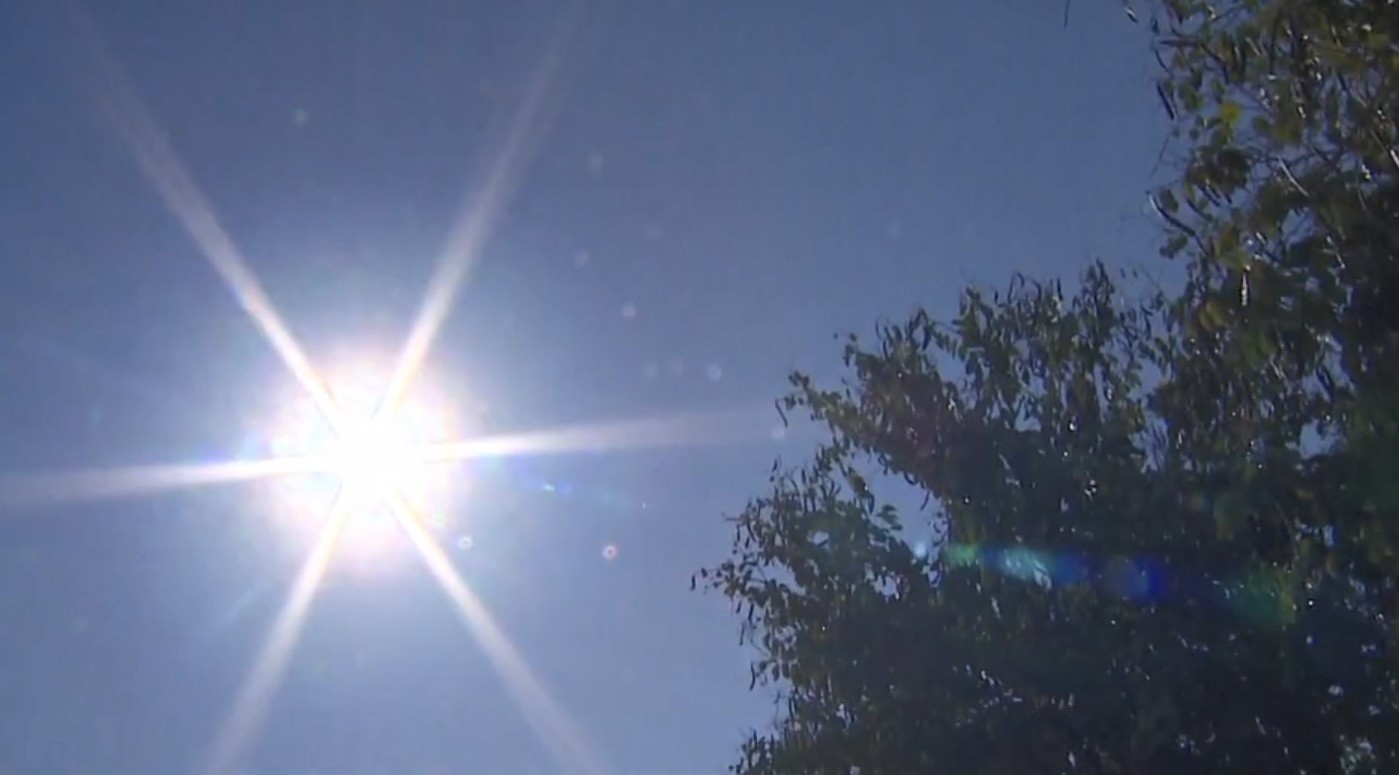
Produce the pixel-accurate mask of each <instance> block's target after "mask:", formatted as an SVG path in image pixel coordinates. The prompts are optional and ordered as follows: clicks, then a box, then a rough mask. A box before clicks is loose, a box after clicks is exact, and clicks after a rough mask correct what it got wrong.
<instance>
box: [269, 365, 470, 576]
mask: <svg viewBox="0 0 1399 775" xmlns="http://www.w3.org/2000/svg"><path fill="white" fill-rule="evenodd" d="M326 384H327V390H328V392H329V393H330V395H331V397H332V398H333V399H334V401H335V403H336V407H337V408H338V410H339V412H338V415H337V417H335V418H334V422H332V418H329V417H326V416H325V415H324V414H323V413H322V412H321V411H320V410H319V409H318V408H317V407H316V405H315V404H314V403H313V402H312V401H310V399H309V398H307V397H305V394H304V391H298V390H295V389H289V390H288V391H287V394H286V396H287V397H286V399H285V400H284V401H282V402H279V404H278V406H277V408H276V410H275V412H274V413H273V418H272V419H271V421H270V422H268V423H267V424H266V427H267V428H268V432H267V433H266V436H267V438H268V439H269V440H270V447H271V452H272V453H273V454H274V455H277V456H284V457H294V458H299V459H308V460H311V461H313V462H314V463H315V466H314V468H315V470H316V472H317V473H316V474H314V475H312V476H306V477H288V478H286V479H284V480H281V481H277V482H274V483H272V485H271V486H272V487H273V490H272V494H273V497H274V499H275V512H276V513H277V515H278V517H279V522H280V523H281V524H283V525H285V526H289V527H290V528H291V529H292V532H293V533H295V534H297V535H298V536H299V537H300V540H309V539H310V538H311V537H313V536H314V535H315V534H316V533H317V531H319V530H320V529H321V527H322V526H323V524H324V520H325V518H326V515H327V514H328V513H329V511H330V509H331V506H332V505H333V504H334V503H335V501H337V500H339V499H348V500H349V508H350V512H349V517H348V521H347V524H346V527H345V531H344V538H343V539H342V544H341V546H340V549H339V550H338V552H337V554H338V555H341V556H343V557H344V558H346V559H348V560H350V561H351V563H352V564H353V565H359V566H365V565H366V564H367V565H368V566H382V565H384V564H385V563H384V560H385V559H386V558H388V557H404V556H408V555H410V554H411V551H410V549H409V548H408V542H407V538H406V537H405V536H404V535H402V530H401V529H400V526H399V525H398V524H397V521H396V517H395V514H394V510H393V509H392V508H391V504H393V503H394V502H395V499H403V500H404V501H406V502H408V503H410V504H412V505H413V507H414V508H415V509H417V510H420V511H421V512H423V513H424V514H428V515H435V514H440V513H441V510H442V509H443V508H444V507H445V506H446V505H448V501H449V500H450V499H451V498H452V497H453V496H454V495H455V491H456V490H458V489H460V488H461V487H462V486H463V483H462V481H461V477H460V468H459V467H456V466H452V465H446V464H443V463H440V462H436V461H429V460H427V459H425V456H424V454H423V450H424V449H426V448H428V447H429V446H430V445H433V444H440V443H442V442H443V441H446V440H449V439H451V438H454V437H455V434H457V433H458V432H459V430H460V429H459V428H458V427H457V423H456V422H455V413H454V412H453V411H451V407H450V405H449V404H448V402H446V401H444V400H441V398H440V397H439V396H437V395H436V394H435V392H434V391H433V390H432V385H431V382H430V381H429V380H422V379H420V380H419V382H418V383H416V384H415V385H414V391H413V392H412V393H410V394H409V395H407V396H405V397H404V400H403V401H401V402H399V404H398V405H397V406H394V407H382V406H380V402H381V397H382V395H383V391H384V386H385V385H386V384H387V372H386V371H384V370H383V369H380V368H375V364H373V363H371V362H367V361H366V362H361V363H356V364H353V365H351V366H350V367H342V368H338V369H332V370H329V371H328V372H327V377H326ZM434 521H435V522H443V520H441V519H435V520H434Z"/></svg>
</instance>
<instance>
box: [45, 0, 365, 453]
mask: <svg viewBox="0 0 1399 775" xmlns="http://www.w3.org/2000/svg"><path fill="white" fill-rule="evenodd" d="M67 8H68V11H69V14H68V15H69V18H70V19H71V21H72V26H73V27H74V29H75V31H76V37H77V38H78V41H79V44H80V45H79V46H78V49H79V50H80V51H82V52H84V53H85V54H86V58H87V59H88V60H89V62H90V63H91V65H92V66H91V67H90V68H88V73H87V75H88V77H87V78H86V79H85V80H86V85H87V86H88V87H89V89H90V91H91V94H92V97H93V100H94V101H95V103H96V104H97V106H98V109H99V111H100V112H101V113H102V115H104V116H105V117H106V118H107V120H108V121H109V122H110V123H111V125H112V126H113V128H115V130H116V132H117V134H118V135H119V136H120V137H121V139H122V140H123V141H124V142H125V143H126V145H127V147H128V148H129V149H130V151H131V154H132V155H133V156H134V157H135V159H136V162H137V164H138V166H139V167H140V168H141V172H142V173H143V174H144V175H145V176H146V178H147V180H149V181H150V183H151V184H152V185H153V186H155V188H156V190H157V191H158V192H159V194H160V196H161V199H163V200H164V202H165V206H166V207H167V208H169V210H170V212H171V214H172V215H174V216H175V217H176V219H178V220H179V221H180V224H181V225H182V226H184V228H185V231H187V232H188V233H189V235H190V237H191V238H192V239H193V240H194V242H195V244H196V245H198V247H199V250H200V252H202V253H203V254H204V257H205V258H206V259H207V260H208V262H209V264H210V265H211V266H212V267H213V268H214V271H216V272H217V273H218V274H219V277H220V278H222V280H223V282H224V284H225V285H227V286H228V288H229V290H230V291H231V292H232V293H233V295H234V297H235V298H236V299H237V301H238V304H239V305H240V306H241V307H242V308H243V311H244V312H246V313H247V315H248V317H249V318H250V319H251V320H252V322H253V324H254V325H256V326H257V327H258V330H259V331H261V332H262V334H263V336H264V337H266V338H267V341H268V343H269V344H270V345H271V346H272V348H273V350H275V351H276V353H277V355H278V356H279V357H280V358H281V359H282V361H283V363H285V364H286V366H287V368H288V369H289V370H290V371H291V373H292V375H293V376H294V377H295V378H296V380H297V381H298V382H300V383H301V385H302V387H304V388H305V389H306V391H307V392H308V393H309V394H310V395H311V398H312V399H313V400H314V401H315V402H316V406H317V407H318V408H319V409H320V411H321V412H322V413H323V414H324V415H325V416H326V419H327V421H328V422H330V423H331V424H332V425H333V426H335V427H337V428H339V427H341V425H342V418H341V417H340V414H339V411H338V409H337V407H336V404H335V401H334V400H333V399H332V397H331V395H330V392H329V390H328V389H327V388H326V386H325V384H324V382H323V380H322V379H321V377H320V375H319V374H317V372H316V370H315V368H313V367H312V365H311V362H310V359H309V358H307V357H306V353H305V352H304V351H303V350H302V349H301V346H300V345H299V344H297V341H296V338H295V337H293V336H292V333H291V330H290V329H289V328H288V327H287V325H286V323H285V322H284V321H283V320H282V317H281V315H280V314H279V313H278V312H277V309H276V307H275V306H274V305H273V304H272V300H271V299H270V298H269V297H268V295H267V293H266V291H264V290H263V288H262V284H261V283H260V282H258V279H257V276H256V275H254V274H253V272H252V270H250V269H249V268H248V265H247V262H246V261H245V260H244V259H243V256H242V254H241V253H240V252H239V250H238V247H237V245H236V244H234V242H233V238H232V237H230V236H229V234H228V232H227V231H225V230H224V228H223V226H222V225H221V224H220V223H219V220H218V218H217V216H215V215H214V210H213V207H212V206H211V205H210V204H209V201H208V199H207V198H206V197H205V196H204V193H203V191H201V190H200V188H199V186H198V184H197V183H195V181H194V178H193V177H191V176H190V174H189V172H188V170H186V168H185V166H184V164H183V162H181V160H180V157H179V155H178V154H177V153H176V151H175V149H174V146H172V145H171V144H170V141H169V139H168V138H167V137H166V136H165V134H164V132H162V131H161V129H160V127H159V126H158V125H157V124H156V122H155V119H154V118H153V117H152V116H151V114H150V112H149V111H148V110H147V109H146V106H145V103H144V101H143V100H142V98H141V94H140V92H139V91H138V90H137V89H136V86H135V84H134V83H132V82H131V79H130V78H129V77H128V76H127V74H126V73H125V71H124V70H123V69H122V67H121V65H120V63H118V62H117V61H116V59H115V58H114V57H113V56H112V55H111V54H110V53H108V51H107V50H106V47H105V46H104V45H103V44H102V40H101V38H100V36H99V34H98V31H97V29H96V26H95V24H94V23H93V22H92V20H91V19H89V18H88V16H87V15H86V14H85V13H84V12H83V11H82V9H80V8H79V7H78V6H77V5H75V4H69V5H68V6H67Z"/></svg>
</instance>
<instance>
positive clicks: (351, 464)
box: [327, 422, 422, 497]
mask: <svg viewBox="0 0 1399 775" xmlns="http://www.w3.org/2000/svg"><path fill="white" fill-rule="evenodd" d="M327 458H328V459H329V462H330V467H331V471H332V473H334V475H335V476H336V478H338V479H339V480H340V483H341V485H342V486H343V487H344V488H345V489H346V490H348V491H350V492H352V493H356V494H358V493H365V494H370V495H374V496H377V497H384V496H387V495H389V494H391V493H393V492H395V491H397V490H398V489H400V488H403V487H407V486H408V485H409V484H411V483H412V481H413V479H414V478H415V477H416V476H417V475H418V474H419V469H420V468H421V467H422V462H421V460H419V457H418V452H417V450H416V449H415V446H414V443H413V441H412V440H411V439H410V438H409V436H408V434H407V433H406V429H404V428H402V427H399V426H398V425H397V424H396V423H393V422H369V423H366V424H364V425H362V426H353V425H352V426H351V427H349V428H346V429H345V432H344V434H343V435H342V436H340V437H339V438H337V439H335V441H334V442H333V443H332V447H331V449H329V450H327Z"/></svg>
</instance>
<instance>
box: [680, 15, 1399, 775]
mask: <svg viewBox="0 0 1399 775" xmlns="http://www.w3.org/2000/svg"><path fill="white" fill-rule="evenodd" d="M1156 10H1157V13H1156V14H1155V15H1154V16H1153V18H1152V20H1151V23H1152V24H1153V25H1154V29H1155V30H1156V33H1157V42H1158V50H1159V52H1160V53H1161V61H1162V63H1163V66H1164V67H1165V71H1164V73H1165V74H1164V76H1163V78H1162V82H1161V85H1160V93H1161V96H1162V100H1163V103H1164V104H1165V105H1166V107H1167V110H1168V111H1170V112H1171V115H1172V116H1173V117H1174V118H1175V119H1176V120H1177V122H1178V123H1177V126H1178V133H1177V135H1176V143H1175V145H1174V147H1175V148H1176V149H1177V150H1179V151H1180V153H1181V154H1182V155H1181V157H1180V167H1179V168H1180V170H1181V177H1180V179H1179V180H1178V181H1176V182H1175V183H1174V184H1173V185H1171V186H1168V187H1167V188H1165V189H1163V190H1162V191H1161V192H1159V193H1158V194H1157V197H1156V199H1155V201H1156V203H1157V206H1158V209H1159V211H1160V212H1161V213H1162V215H1163V217H1164V218H1165V220H1166V221H1167V223H1168V229H1169V230H1168V234H1167V241H1166V244H1165V246H1164V250H1163V252H1165V253H1166V254H1168V255H1172V256H1183V257H1184V258H1185V259H1186V260H1187V261H1188V262H1189V263H1188V270H1189V271H1188V277H1189V279H1188V282H1187V284H1186V287H1185V288H1184V290H1183V292H1182V293H1180V294H1179V295H1175V296H1167V295H1165V294H1164V293H1163V292H1161V291H1156V292H1153V293H1149V294H1145V295H1140V294H1139V292H1138V291H1137V290H1136V289H1133V293H1132V294H1130V295H1129V294H1127V293H1125V292H1124V291H1123V289H1122V287H1121V285H1120V283H1119V282H1118V281H1115V280H1114V279H1113V275H1112V274H1111V273H1110V272H1108V271H1107V270H1106V269H1105V268H1104V267H1102V266H1094V267H1092V268H1090V269H1089V270H1088V271H1087V272H1086V273H1085V274H1084V275H1083V277H1082V282H1081V283H1080V288H1079V289H1078V290H1077V291H1075V292H1073V293H1071V294H1068V295H1066V294H1064V292H1063V291H1062V289H1061V288H1060V287H1059V285H1058V284H1053V285H1049V284H1043V283H1036V282H1033V281H1030V280H1028V279H1025V278H1017V279H1016V280H1015V281H1014V282H1013V283H1012V285H1011V287H1010V288H1009V289H1008V290H1007V292H1006V293H1005V294H990V295H989V296H988V295H987V294H985V293H984V292H982V291H979V290H977V289H969V290H968V291H966V292H965V294H964V295H963V298H962V303H961V305H960V309H959V312H958V314H957V316H956V317H955V318H954V319H953V320H952V321H950V322H949V323H946V324H943V323H939V322H936V321H934V320H932V319H931V318H930V317H929V316H928V315H927V314H926V313H924V312H919V313H916V314H915V315H913V316H912V317H911V318H910V319H909V320H908V321H906V322H904V323H901V324H886V325H881V326H880V327H878V329H877V330H876V335H875V339H874V342H873V344H872V345H866V344H864V343H863V342H862V341H861V340H859V339H858V338H853V337H852V338H851V339H850V340H849V341H848V343H847V346H846V348H845V353H844V360H845V363H846V366H847V368H848V369H849V370H850V372H851V376H850V378H849V379H847V381H846V382H845V383H844V384H843V385H842V386H841V387H840V388H838V389H835V390H830V389H821V388H819V387H817V386H816V385H814V384H813V383H812V381H811V380H810V379H808V378H807V377H805V376H803V375H801V374H796V375H793V378H792V391H791V393H789V394H788V395H787V396H786V397H785V398H784V399H783V400H782V401H781V403H780V407H781V408H782V409H783V410H785V411H786V412H794V411H799V412H804V413H806V414H808V415H809V416H810V417H811V418H812V419H813V420H815V421H817V422H819V423H822V424H824V425H825V426H826V427H827V428H828V429H829V431H830V439H829V441H828V442H827V443H825V444H824V445H822V446H821V447H820V448H819V450H818V451H817V453H816V454H815V456H814V458H813V459H812V460H811V461H810V462H809V463H808V464H806V465H804V466H802V467H799V468H797V469H795V470H788V469H784V468H782V467H780V466H777V467H774V470H773V474H772V477H771V479H770V485H771V486H770V488H769V491H768V492H767V493H766V494H764V495H762V496H761V497H758V498H755V499H754V500H753V501H751V502H750V503H749V504H748V506H747V507H746V508H745V509H744V510H743V511H742V512H741V513H740V514H739V515H737V516H736V517H735V518H734V520H733V521H734V526H735V541H734V546H733V553H732V555H731V557H730V558H729V559H727V560H726V561H724V562H722V563H720V564H719V565H717V566H716V567H714V568H710V569H705V570H702V571H701V572H700V573H699V579H698V581H700V582H702V583H704V584H705V585H707V586H708V587H710V588H712V589H715V590H718V591H719V592H721V593H722V594H724V595H725V596H727V597H728V598H729V599H730V600H731V601H733V603H734V604H735V606H736V607H737V608H738V609H739V610H740V611H741V612H742V614H743V617H744V628H743V637H744V638H745V640H747V641H748V642H749V643H751V644H753V645H754V646H755V647H756V649H757V653H758V660H757V662H756V663H755V665H754V681H755V682H756V683H768V684H773V685H776V686H777V687H778V688H779V689H780V691H781V695H782V698H783V700H782V704H781V708H780V713H779V716H778V718H777V720H776V722H775V725H774V727H773V728H772V729H771V730H766V731H762V732H755V733H754V734H753V735H752V736H751V737H750V738H749V739H748V741H747V742H746V743H745V745H744V746H743V749H742V755H741V759H740V761H739V763H738V764H737V765H735V767H734V771H735V772H738V773H743V774H744V775H760V774H766V773H772V774H774V775H776V774H777V773H799V772H800V773H837V772H838V773H854V772H859V773H864V774H867V773H872V772H897V773H916V772H1017V773H1018V772H1040V771H1045V772H1050V771H1052V772H1057V771H1063V770H1069V769H1086V770H1088V771H1102V772H1167V771H1170V772H1175V771H1178V770H1181V769H1183V768H1185V767H1194V768H1205V769H1208V770H1211V771H1239V770H1247V771H1297V770H1302V771H1306V772H1340V771H1350V770H1353V769H1355V768H1356V767H1359V766H1360V763H1361V762H1362V760H1363V761H1365V762H1368V765H1369V766H1372V767H1380V768H1384V767H1392V766H1394V765H1395V764H1396V762H1399V719H1396V713H1395V707H1396V704H1395V699H1396V696H1395V695H1396V686H1399V684H1397V683H1396V681H1395V674H1394V673H1395V666H1394V664H1393V662H1394V660H1393V656H1392V654H1393V653H1394V652H1393V651H1392V649H1393V648H1394V647H1395V643H1394V639H1395V637H1396V635H1395V633H1394V632H1392V631H1391V625H1390V624H1389V623H1390V622H1393V621H1396V615H1399V608H1396V605H1395V603H1396V595H1399V591H1396V589H1395V584H1394V576H1395V570H1396V568H1395V567H1394V565H1395V562H1396V556H1399V555H1396V548H1399V543H1396V542H1395V541H1394V540H1393V539H1392V536H1393V537H1399V527H1396V525H1395V524H1394V522H1393V519H1392V516H1390V515H1392V513H1393V508H1392V507H1393V506H1394V505H1396V504H1399V499H1395V497H1394V495H1393V494H1392V493H1393V491H1392V489H1387V488H1388V487H1389V484H1388V481H1387V479H1385V478H1384V477H1383V476H1381V474H1385V473H1388V472H1389V471H1392V470H1396V469H1395V467H1394V466H1393V465H1392V462H1394V461H1399V456H1395V455H1394V450H1395V445H1394V442H1393V439H1394V428H1395V427H1396V424H1395V422H1394V417H1395V416H1396V413H1395V412H1394V410H1393V407H1394V406H1395V404H1394V400H1393V399H1394V398H1395V396H1394V393H1393V391H1394V390H1395V389H1396V388H1395V387H1394V385H1395V380H1394V379H1393V377H1394V376H1399V375H1396V374H1394V371H1393V370H1394V369H1395V368H1399V358H1395V357H1394V356H1395V355H1399V352H1396V350H1399V346H1396V344H1395V343H1396V341H1399V336H1396V333H1395V332H1396V331H1399V326H1396V325H1395V320H1396V315H1399V313H1395V312H1394V310H1395V309H1399V307H1395V306H1393V303H1394V302H1399V283H1396V281H1395V277H1396V272H1395V261H1394V252H1393V250H1392V245H1393V242H1394V240H1395V235H1394V227H1393V226H1392V225H1391V224H1393V223H1396V222H1399V221H1396V220H1395V215H1399V212H1396V208H1399V192H1396V190H1395V187H1394V185H1393V182H1394V175H1395V171H1396V170H1395V165H1396V164H1399V157H1396V156H1395V155H1394V152H1393V150H1392V149H1393V148H1394V147H1395V144H1394V142H1393V140H1394V137H1393V134H1394V127H1393V122H1392V120H1391V119H1389V118H1388V117H1389V116H1392V115H1394V113H1393V111H1394V110H1395V109H1399V106H1396V105H1395V104H1394V99H1393V96H1394V95H1393V91H1392V90H1393V89H1394V86H1393V84H1394V81H1393V79H1390V78H1389V77H1388V74H1389V73H1390V72H1392V71H1393V70H1394V68H1395V65H1396V64H1399V52H1395V51H1394V50H1393V49H1394V44H1393V43H1392V42H1391V41H1396V40H1399V21H1396V19H1395V12H1394V11H1393V10H1392V9H1391V8H1390V6H1389V5H1388V4H1387V3H1382V2H1378V0H1376V1H1375V2H1341V0H1331V1H1330V2H1327V1H1326V0H1313V2H1291V1H1289V0H1273V1H1272V2H1265V1H1264V0H1252V1H1247V2H1245V1H1242V0H1241V1H1240V2H1235V3H1222V4H1221V3H1216V4H1214V5H1213V6H1207V5H1206V4H1205V3H1196V2H1187V1H1186V0H1163V1H1162V2H1161V3H1160V4H1159V5H1158V6H1157V9H1156ZM1352 44H1354V45H1353V46H1352ZM1346 46H1352V47H1351V48H1346ZM1387 461H1388V462H1387ZM871 467H873V468H876V469H879V470H882V471H884V472H886V473H889V474H893V475H897V476H899V477H902V478H903V479H905V480H906V481H907V482H908V483H910V484H911V485H913V486H914V487H916V488H918V489H920V490H922V491H923V492H924V493H925V494H926V495H927V496H928V498H929V501H930V502H931V503H934V504H935V507H934V508H932V509H931V510H930V511H929V516H928V517H927V519H928V520H929V521H930V522H931V524H932V526H933V527H934V528H935V529H936V530H938V531H939V532H940V534H941V535H942V536H943V540H942V542H941V543H940V545H939V546H938V547H936V548H935V550H934V551H933V552H932V553H930V554H928V555H927V556H922V555H920V554H919V553H918V552H916V551H915V550H914V549H913V548H912V547H911V546H910V544H909V543H908V542H907V541H906V540H905V538H904V537H903V535H902V533H901V520H902V519H903V518H904V516H905V515H900V514H899V513H898V512H897V511H896V510H895V509H894V508H892V507H891V506H889V505H888V504H886V503H881V502H880V501H879V500H878V498H877V496H876V494H875V493H874V492H873V491H872V490H871V488H870V486H869V485H868V483H867V481H868V476H867V474H868V473H869V471H870V468H871Z"/></svg>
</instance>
